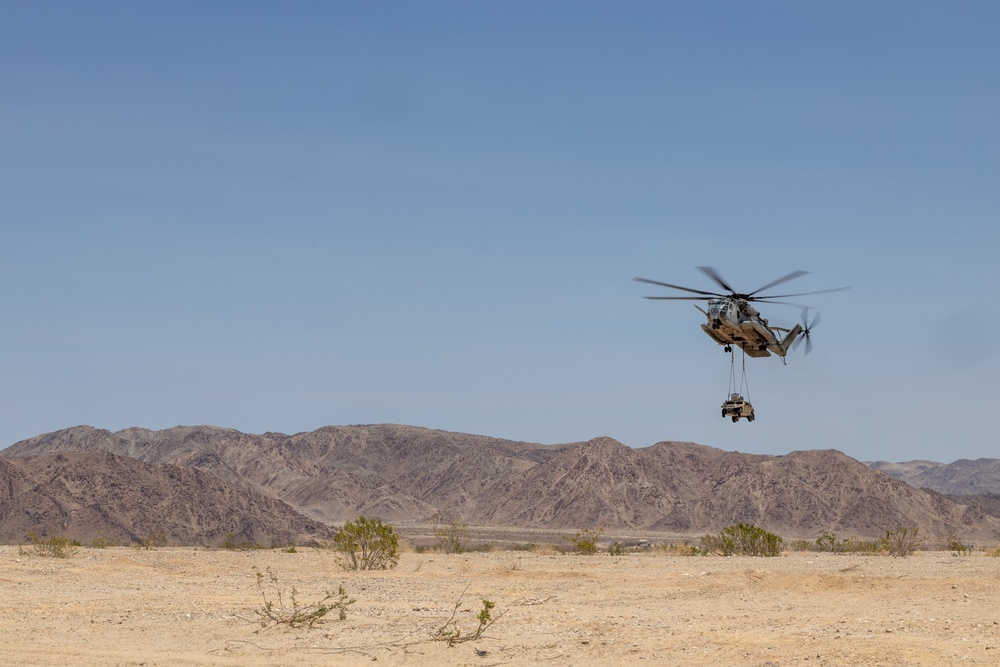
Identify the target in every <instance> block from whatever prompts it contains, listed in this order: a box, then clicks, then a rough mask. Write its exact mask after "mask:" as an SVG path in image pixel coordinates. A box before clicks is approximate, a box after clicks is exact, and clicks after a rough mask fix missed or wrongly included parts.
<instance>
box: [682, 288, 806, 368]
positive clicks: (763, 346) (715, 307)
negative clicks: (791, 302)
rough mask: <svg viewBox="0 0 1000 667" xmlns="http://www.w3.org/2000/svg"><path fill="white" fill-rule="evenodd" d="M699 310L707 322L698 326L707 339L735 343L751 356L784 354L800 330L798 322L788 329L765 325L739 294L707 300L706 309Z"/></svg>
mask: <svg viewBox="0 0 1000 667" xmlns="http://www.w3.org/2000/svg"><path fill="white" fill-rule="evenodd" d="M699 310H702V309H701V308H699ZM702 312H703V313H705V315H706V317H707V318H708V322H707V323H705V324H702V325H701V328H702V330H704V332H705V333H706V334H708V336H709V337H710V338H712V339H713V340H714V341H715V342H717V343H718V344H719V345H725V346H727V347H729V346H732V345H736V346H737V347H739V348H741V349H742V350H743V351H744V352H746V353H747V354H748V355H749V356H751V357H769V356H771V354H772V353H773V354H776V355H778V356H779V357H784V356H785V355H786V354H787V353H788V350H789V348H790V346H791V344H792V342H794V341H795V339H796V337H798V335H799V334H800V333H801V332H802V327H801V326H799V325H798V324H796V325H795V326H794V327H792V328H791V329H781V328H779V327H770V326H768V323H767V320H765V319H764V318H763V317H761V316H760V313H759V312H757V310H756V309H755V308H754V307H753V306H751V305H750V304H749V302H747V301H746V300H745V299H740V298H738V297H722V298H718V299H709V301H708V309H707V310H702ZM782 334H784V335H782Z"/></svg>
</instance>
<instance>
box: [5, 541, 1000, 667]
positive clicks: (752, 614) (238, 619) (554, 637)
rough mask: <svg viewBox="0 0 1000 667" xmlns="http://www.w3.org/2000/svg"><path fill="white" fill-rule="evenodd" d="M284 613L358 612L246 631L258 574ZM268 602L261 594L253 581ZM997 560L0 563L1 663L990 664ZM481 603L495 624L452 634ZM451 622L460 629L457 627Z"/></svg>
mask: <svg viewBox="0 0 1000 667" xmlns="http://www.w3.org/2000/svg"><path fill="white" fill-rule="evenodd" d="M268 568H270V572H272V573H274V574H275V575H276V577H277V579H278V585H277V587H278V588H281V589H283V592H284V595H285V597H284V602H285V604H286V606H288V605H290V601H289V599H288V595H289V593H290V589H291V588H292V587H294V588H295V589H296V591H297V600H298V602H299V604H301V605H306V604H311V603H312V602H315V601H318V600H319V599H320V598H321V597H322V594H323V592H324V591H326V590H328V589H333V590H334V591H336V590H337V587H338V586H343V587H344V589H345V591H346V592H347V593H348V595H349V596H350V597H351V598H353V599H355V600H356V602H355V603H354V604H352V605H350V606H348V607H347V610H346V611H347V618H346V620H338V619H337V614H336V612H333V613H331V614H329V615H327V616H326V617H325V618H324V619H322V620H321V622H319V623H317V624H316V625H314V626H313V627H312V628H289V627H287V626H285V625H280V626H279V625H275V624H273V623H272V624H270V625H267V626H265V625H262V624H261V622H259V620H258V619H259V617H258V615H257V613H256V611H257V610H259V609H261V608H262V607H263V604H264V598H263V596H262V594H261V591H260V590H259V589H258V584H257V576H256V573H257V572H262V573H265V572H267V571H268ZM265 583H267V584H268V586H266V587H265V591H268V597H269V598H271V599H272V600H274V601H275V602H276V601H277V600H276V596H275V594H274V593H275V591H276V588H274V587H270V588H269V586H270V583H271V582H270V581H269V580H268V579H267V578H266V577H265ZM998 594H1000V558H995V557H990V556H987V555H985V554H983V553H982V552H978V553H973V554H971V555H967V556H956V555H954V554H952V553H950V552H918V553H917V554H915V555H913V556H910V557H907V558H891V557H888V556H860V555H839V554H827V553H798V552H796V553H788V554H785V555H782V556H780V557H776V558H754V557H728V558H723V557H710V556H671V555H665V554H664V553H634V554H628V555H625V556H609V555H608V554H606V553H603V554H598V555H594V556H581V555H572V554H562V553H556V552H554V551H550V552H545V551H541V552H539V551H532V552H525V551H494V552H488V553H469V554H457V555H456V554H441V553H416V552H413V551H410V552H406V553H403V554H402V555H401V558H400V561H399V565H398V567H397V568H396V569H394V570H389V571H378V572H346V571H344V570H343V569H342V568H340V567H339V566H338V564H337V561H336V559H335V556H334V554H333V553H331V552H330V551H327V550H322V549H311V548H301V547H300V548H298V550H297V552H296V553H288V552H285V551H282V550H280V549H273V550H247V551H233V550H208V549H203V548H191V547H188V548H179V547H174V548H159V549H152V550H144V549H143V550H138V549H134V548H128V547H114V548H105V549H95V548H81V549H80V550H79V551H78V552H77V553H76V554H75V555H73V556H72V557H70V558H66V559H62V558H51V557H41V556H37V555H33V554H29V553H26V552H24V551H23V550H21V549H19V548H18V547H17V546H3V547H0V609H2V613H0V662H2V663H3V664H9V665H121V666H126V665H128V666H132V665H146V666H153V665H282V666H284V665H319V664H323V665H330V664H333V665H337V664H344V665H355V664H357V665H360V664H370V663H372V662H378V663H382V664H391V665H416V666H420V665H442V664H454V665H482V666H487V665H535V664H545V665H581V664H583V665H588V664H593V665H606V664H611V663H614V664H637V665H639V664H645V665H649V664H661V665H686V666H696V665H712V666H713V667H718V666H720V665H756V666H760V667H763V666H765V665H767V666H770V667H775V666H779V665H780V666H781V667H789V666H791V665H803V666H808V667H816V666H819V665H838V666H839V665H958V664H963V665H964V664H968V665H998V664H1000V625H998V622H1000V611H998V606H997V599H998V597H1000V596H998ZM483 599H488V600H491V601H492V602H494V603H495V607H494V609H493V610H492V612H491V615H492V616H493V617H494V618H495V619H496V620H495V622H494V623H493V625H491V626H490V627H489V628H488V629H487V630H486V632H485V633H484V634H483V635H482V636H481V637H479V638H478V639H475V640H470V641H460V642H457V643H455V644H454V645H452V646H449V645H448V643H447V642H445V641H441V640H440V639H435V635H436V634H437V632H438V630H439V629H440V628H441V627H442V626H444V625H445V624H446V623H447V622H448V621H449V619H450V618H451V617H452V615H453V613H454V622H453V623H452V624H451V625H450V626H449V629H453V628H454V627H455V626H456V625H457V627H458V629H459V630H460V631H461V632H462V636H463V637H465V636H468V635H469V634H470V633H472V632H473V631H474V630H475V629H476V627H477V625H478V621H477V620H476V615H477V614H478V613H479V611H480V610H481V609H482V608H483V603H482V600H483ZM456 606H457V612H456Z"/></svg>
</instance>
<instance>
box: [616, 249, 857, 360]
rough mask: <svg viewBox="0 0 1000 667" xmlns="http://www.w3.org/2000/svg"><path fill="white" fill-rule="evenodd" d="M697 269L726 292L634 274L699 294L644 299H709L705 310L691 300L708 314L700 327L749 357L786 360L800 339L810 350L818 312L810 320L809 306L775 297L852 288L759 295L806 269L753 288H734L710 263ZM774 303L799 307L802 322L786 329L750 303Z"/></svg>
mask: <svg viewBox="0 0 1000 667" xmlns="http://www.w3.org/2000/svg"><path fill="white" fill-rule="evenodd" d="M697 268H698V270H699V271H701V272H702V273H704V274H705V275H707V276H708V277H709V278H711V279H712V280H713V281H715V283H716V284H718V285H719V287H721V288H722V289H724V290H726V291H727V292H728V294H720V293H718V292H708V291H705V290H699V289H692V288H690V287H681V286H680V285H671V284H670V283H664V282H660V281H658V280H649V279H648V278H633V280H637V281H639V282H641V283H648V284H650V285H659V286H661V287H669V288H671V289H676V290H681V291H684V292H691V293H692V294H698V295H699V296H647V297H645V298H647V299H656V300H668V301H669V300H687V301H701V300H705V301H708V310H705V309H704V308H702V307H701V306H699V305H698V304H694V306H695V308H697V309H698V310H700V311H701V312H702V313H704V314H705V316H706V317H707V318H708V323H707V324H702V325H701V328H702V330H704V332H705V333H706V334H708V336H709V337H710V338H711V339H712V340H714V341H715V342H717V343H718V344H719V345H723V346H725V351H726V352H730V353H731V352H732V351H733V346H734V345H736V346H738V347H740V348H742V350H743V351H744V352H745V353H746V354H747V355H749V356H751V357H769V356H771V354H772V353H773V354H775V355H777V356H778V357H779V358H780V359H781V361H782V363H785V355H786V354H788V352H789V351H790V350H791V349H793V346H794V348H797V347H798V344H799V343H801V342H802V340H805V341H806V354H809V352H810V351H812V341H811V340H810V338H809V336H810V334H811V333H812V329H813V327H814V326H816V325H817V324H818V323H819V313H818V312H817V313H816V316H815V317H814V318H813V319H812V321H809V319H808V315H807V314H808V311H809V310H810V308H811V307H810V306H803V305H800V304H796V303H789V302H787V301H775V300H774V299H786V298H789V297H796V296H806V295H809V294H826V293H828V292H842V291H844V290H849V289H851V288H850V287H836V288H834V289H827V290H819V291H815V292H798V293H795V294H768V295H763V294H761V295H759V296H758V294H759V293H760V292H763V291H764V290H767V289H770V288H772V287H776V286H778V285H780V284H782V283H785V282H788V281H789V280H793V279H795V278H799V277H800V276H804V275H806V274H807V273H809V272H808V271H792V272H791V273H789V274H788V275H785V276H782V277H781V278H778V279H777V280H772V281H771V282H769V283H768V284H766V285H764V286H763V287H759V288H757V289H755V290H754V291H752V292H737V291H736V290H734V289H733V288H732V287H730V286H729V283H727V282H726V280H725V279H724V278H723V277H722V276H721V275H719V272H718V271H716V270H715V269H714V268H712V267H711V266H699V267H697ZM754 302H755V303H777V304H783V305H787V306H795V307H797V308H801V309H802V324H796V325H795V326H793V327H792V328H791V329H786V328H783V327H777V326H771V325H770V324H768V321H767V320H766V319H764V317H762V316H761V314H760V312H758V311H757V309H755V308H754V307H753V306H752V305H751V303H754Z"/></svg>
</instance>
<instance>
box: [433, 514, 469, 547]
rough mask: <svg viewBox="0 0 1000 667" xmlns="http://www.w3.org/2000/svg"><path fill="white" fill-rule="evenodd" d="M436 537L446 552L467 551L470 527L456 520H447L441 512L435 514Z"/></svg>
mask: <svg viewBox="0 0 1000 667" xmlns="http://www.w3.org/2000/svg"><path fill="white" fill-rule="evenodd" d="M434 537H435V538H436V539H437V541H438V546H439V547H440V548H441V550H442V551H444V552H445V553H446V554H460V553H465V550H466V541H467V540H468V539H469V527H468V526H467V525H466V524H464V523H459V522H458V521H455V520H450V521H448V520H445V519H443V518H442V517H441V515H440V514H435V515H434Z"/></svg>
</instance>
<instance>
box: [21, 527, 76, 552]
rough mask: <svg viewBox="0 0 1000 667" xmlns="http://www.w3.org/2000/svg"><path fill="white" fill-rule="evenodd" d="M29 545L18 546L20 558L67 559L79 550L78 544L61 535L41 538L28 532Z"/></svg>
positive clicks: (32, 532) (30, 531)
mask: <svg viewBox="0 0 1000 667" xmlns="http://www.w3.org/2000/svg"><path fill="white" fill-rule="evenodd" d="M28 541H29V542H30V544H29V545H27V546H25V545H22V544H18V553H19V554H20V555H22V556H42V557H43V558H69V557H70V556H73V555H75V554H76V553H77V552H78V551H79V550H80V543H79V542H77V541H76V540H71V539H69V538H68V537H65V536H63V535H50V536H49V537H41V536H39V535H38V533H36V532H34V531H32V530H29V531H28Z"/></svg>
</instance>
